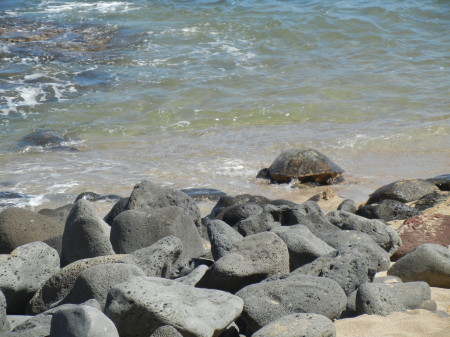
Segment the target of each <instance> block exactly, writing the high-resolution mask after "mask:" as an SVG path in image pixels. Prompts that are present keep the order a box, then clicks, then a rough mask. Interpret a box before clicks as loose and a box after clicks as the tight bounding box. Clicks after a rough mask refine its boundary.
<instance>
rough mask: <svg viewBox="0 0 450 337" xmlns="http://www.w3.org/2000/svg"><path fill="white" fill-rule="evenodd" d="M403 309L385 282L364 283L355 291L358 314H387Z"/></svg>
mask: <svg viewBox="0 0 450 337" xmlns="http://www.w3.org/2000/svg"><path fill="white" fill-rule="evenodd" d="M405 310H406V308H405V306H404V305H403V304H402V303H400V301H398V299H397V297H396V296H395V295H394V293H393V292H392V291H390V289H389V288H388V287H387V286H386V285H385V284H382V283H364V284H362V285H361V286H360V287H359V289H358V291H357V293H356V313H357V314H359V315H363V314H368V315H379V316H387V315H389V314H392V313H393V312H396V311H405Z"/></svg>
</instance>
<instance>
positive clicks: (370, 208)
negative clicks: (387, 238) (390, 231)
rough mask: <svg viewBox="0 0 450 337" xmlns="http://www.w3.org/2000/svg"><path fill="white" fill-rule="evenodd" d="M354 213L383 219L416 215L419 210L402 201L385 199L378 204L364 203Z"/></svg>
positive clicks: (399, 218)
mask: <svg viewBox="0 0 450 337" xmlns="http://www.w3.org/2000/svg"><path fill="white" fill-rule="evenodd" d="M356 214H358V215H360V216H362V217H365V218H368V219H381V220H384V221H392V220H402V219H407V218H410V217H412V216H415V215H418V214H419V211H418V210H417V209H415V208H414V207H411V206H408V205H405V204H404V203H402V202H400V201H397V200H391V199H385V200H383V201H382V202H380V203H379V204H373V205H365V206H363V207H361V208H360V209H359V210H358V211H357V212H356Z"/></svg>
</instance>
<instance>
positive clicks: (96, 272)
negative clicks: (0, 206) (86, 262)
mask: <svg viewBox="0 0 450 337" xmlns="http://www.w3.org/2000/svg"><path fill="white" fill-rule="evenodd" d="M138 276H145V273H144V272H143V271H142V270H141V269H140V268H139V267H137V266H136V265H133V264H129V263H105V264H98V265H95V266H92V267H90V268H88V269H85V270H83V271H82V272H81V273H80V274H79V275H78V277H77V279H76V280H75V283H74V284H73V287H72V289H70V292H69V293H68V294H67V296H66V297H65V298H64V299H63V300H62V301H61V302H60V304H66V303H73V304H81V303H83V302H85V301H87V300H89V299H92V298H94V299H96V300H97V301H98V302H99V303H100V305H101V307H102V308H103V307H104V306H105V302H106V296H107V294H108V291H109V290H110V289H111V288H112V287H114V286H115V285H117V284H119V283H122V282H126V281H128V280H130V279H132V278H134V277H138Z"/></svg>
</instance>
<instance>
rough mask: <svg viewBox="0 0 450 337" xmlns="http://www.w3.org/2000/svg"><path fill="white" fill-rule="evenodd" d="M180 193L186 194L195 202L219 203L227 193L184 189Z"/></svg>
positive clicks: (206, 189) (207, 189)
mask: <svg viewBox="0 0 450 337" xmlns="http://www.w3.org/2000/svg"><path fill="white" fill-rule="evenodd" d="M180 191H181V192H183V193H186V194H187V195H188V196H190V197H191V198H192V199H194V200H195V201H206V200H209V201H217V200H219V199H220V198H221V197H223V196H225V195H226V193H225V192H222V191H220V190H216V189H214V188H183V189H181V190H180Z"/></svg>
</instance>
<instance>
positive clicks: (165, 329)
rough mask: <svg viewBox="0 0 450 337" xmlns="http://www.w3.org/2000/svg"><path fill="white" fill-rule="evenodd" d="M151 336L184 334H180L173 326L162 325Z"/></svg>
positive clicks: (181, 336)
mask: <svg viewBox="0 0 450 337" xmlns="http://www.w3.org/2000/svg"><path fill="white" fill-rule="evenodd" d="M150 337H183V335H182V334H180V333H179V332H178V330H177V329H175V328H174V327H173V326H171V325H163V326H162V327H159V328H158V329H156V330H155V332H154V333H152V335H151V336H150Z"/></svg>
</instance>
